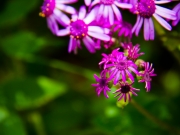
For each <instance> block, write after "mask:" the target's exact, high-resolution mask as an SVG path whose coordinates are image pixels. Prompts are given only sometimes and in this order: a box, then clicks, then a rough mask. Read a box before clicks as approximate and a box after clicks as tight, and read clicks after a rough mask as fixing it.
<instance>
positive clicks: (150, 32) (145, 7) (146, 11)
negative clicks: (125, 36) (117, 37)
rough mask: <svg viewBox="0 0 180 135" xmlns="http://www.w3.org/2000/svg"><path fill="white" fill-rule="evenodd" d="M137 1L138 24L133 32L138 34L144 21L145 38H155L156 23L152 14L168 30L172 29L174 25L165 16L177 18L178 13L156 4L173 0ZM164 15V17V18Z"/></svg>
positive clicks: (170, 18) (171, 18)
mask: <svg viewBox="0 0 180 135" xmlns="http://www.w3.org/2000/svg"><path fill="white" fill-rule="evenodd" d="M135 1H136V3H137V4H136V10H135V13H136V14H137V15H138V16H137V21H136V24H135V25H134V27H133V29H132V33H135V34H136V36H138V34H139V31H140V29H141V27H142V24H143V22H144V39H145V40H154V24H153V21H152V16H154V18H155V19H156V20H157V21H158V22H159V23H160V24H161V25H162V26H163V27H164V28H166V29H167V30H169V31H170V30H171V29H172V27H171V25H170V24H168V23H167V21H165V20H164V19H163V18H166V19H169V20H175V19H176V14H175V12H174V11H172V10H170V9H167V8H164V7H160V6H158V5H156V4H164V3H169V2H171V0H135ZM162 17H163V18H162Z"/></svg>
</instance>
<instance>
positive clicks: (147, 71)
mask: <svg viewBox="0 0 180 135" xmlns="http://www.w3.org/2000/svg"><path fill="white" fill-rule="evenodd" d="M143 66H144V71H142V72H140V76H141V77H142V79H141V80H139V82H145V83H146V86H145V88H146V90H147V92H149V91H150V89H151V84H150V83H151V80H152V79H151V77H152V76H156V74H155V73H154V69H153V68H152V64H151V65H150V64H149V62H144V63H143Z"/></svg>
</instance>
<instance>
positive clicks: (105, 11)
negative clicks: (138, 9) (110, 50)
mask: <svg viewBox="0 0 180 135" xmlns="http://www.w3.org/2000/svg"><path fill="white" fill-rule="evenodd" d="M95 5H96V7H97V8H98V9H97V10H96V15H97V18H96V19H97V21H99V20H100V19H101V18H102V19H105V20H107V21H108V22H109V23H110V24H111V25H113V24H114V19H115V17H116V19H117V20H119V21H122V15H121V13H120V11H119V9H118V7H120V8H125V9H131V8H132V5H131V4H129V3H122V2H120V1H119V0H94V1H93V2H92V3H91V4H90V7H93V6H95ZM92 10H94V9H92ZM114 16H115V17H114Z"/></svg>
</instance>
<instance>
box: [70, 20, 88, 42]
mask: <svg viewBox="0 0 180 135" xmlns="http://www.w3.org/2000/svg"><path fill="white" fill-rule="evenodd" d="M87 32H88V27H87V25H86V24H85V23H84V21H82V20H76V21H74V22H73V21H72V22H71V24H70V34H71V36H72V37H74V38H76V39H82V38H83V37H85V36H86V35H87Z"/></svg>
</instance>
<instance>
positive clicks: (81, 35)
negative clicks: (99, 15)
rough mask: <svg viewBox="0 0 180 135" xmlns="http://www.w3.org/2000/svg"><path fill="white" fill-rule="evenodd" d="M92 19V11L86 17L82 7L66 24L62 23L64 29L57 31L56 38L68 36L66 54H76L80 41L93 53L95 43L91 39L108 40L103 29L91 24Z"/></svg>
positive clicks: (108, 37) (93, 14)
mask: <svg viewBox="0 0 180 135" xmlns="http://www.w3.org/2000/svg"><path fill="white" fill-rule="evenodd" d="M94 19H95V13H94V10H93V11H91V12H90V13H89V14H87V15H86V8H85V7H84V6H82V7H81V8H80V11H79V14H78V15H77V14H74V15H73V16H72V19H71V21H70V19H67V20H66V22H64V23H65V24H66V28H65V29H62V30H59V31H58V32H57V36H65V35H70V42H69V48H68V52H71V51H74V52H76V50H77V48H80V41H81V40H82V41H83V42H84V45H85V46H86V48H87V49H88V50H89V52H91V53H94V52H95V49H96V43H95V41H94V40H92V38H91V37H93V38H96V39H99V40H103V41H109V40H110V36H109V35H107V34H105V29H104V28H103V27H100V26H95V25H93V23H92V24H91V22H93V21H94ZM106 30H107V29H106ZM90 36H91V37H90Z"/></svg>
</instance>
